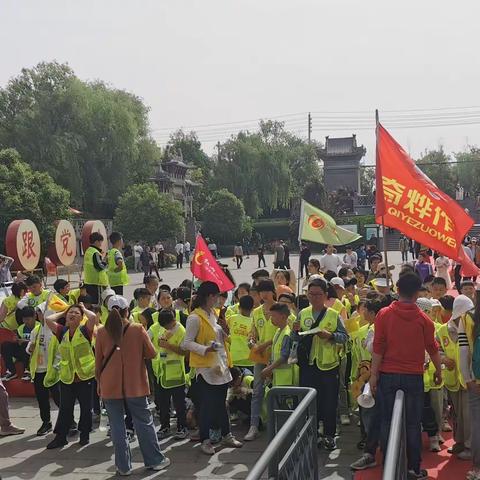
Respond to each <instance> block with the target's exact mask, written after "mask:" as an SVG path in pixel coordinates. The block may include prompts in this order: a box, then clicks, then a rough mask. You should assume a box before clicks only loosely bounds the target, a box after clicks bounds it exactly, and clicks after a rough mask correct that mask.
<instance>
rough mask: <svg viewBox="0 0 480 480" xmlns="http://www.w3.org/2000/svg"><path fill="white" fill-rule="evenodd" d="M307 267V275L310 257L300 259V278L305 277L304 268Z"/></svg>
mask: <svg viewBox="0 0 480 480" xmlns="http://www.w3.org/2000/svg"><path fill="white" fill-rule="evenodd" d="M304 269H305V276H306V275H307V274H308V258H307V259H306V260H300V278H303V270H304Z"/></svg>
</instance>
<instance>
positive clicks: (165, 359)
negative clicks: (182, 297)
mask: <svg viewBox="0 0 480 480" xmlns="http://www.w3.org/2000/svg"><path fill="white" fill-rule="evenodd" d="M148 334H149V336H150V338H151V339H152V342H153V345H154V346H155V349H156V350H157V352H158V353H157V356H156V357H155V358H154V359H153V360H152V368H153V372H154V374H155V390H156V397H157V398H158V399H159V401H160V405H159V407H160V423H161V425H160V430H159V431H158V433H157V437H158V438H159V440H162V439H164V438H167V437H169V436H170V401H171V400H172V399H173V404H174V406H175V411H176V416H177V432H176V434H175V438H176V439H183V438H186V437H187V435H188V433H187V427H186V405H185V383H186V379H185V358H184V357H185V354H186V352H185V350H183V349H182V348H181V346H180V345H181V344H182V343H183V340H184V339H185V328H184V327H183V325H181V324H180V323H178V322H177V321H176V320H175V312H174V311H173V310H172V309H167V308H164V309H162V310H160V311H159V312H158V322H157V323H155V324H153V325H152V326H151V327H150V329H149V330H148Z"/></svg>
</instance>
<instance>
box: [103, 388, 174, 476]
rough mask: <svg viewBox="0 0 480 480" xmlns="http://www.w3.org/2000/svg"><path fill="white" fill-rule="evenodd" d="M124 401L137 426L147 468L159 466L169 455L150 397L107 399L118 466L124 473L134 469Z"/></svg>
mask: <svg viewBox="0 0 480 480" xmlns="http://www.w3.org/2000/svg"><path fill="white" fill-rule="evenodd" d="M124 401H125V402H126V404H127V406H128V408H129V410H130V413H131V414H132V419H133V425H134V427H135V432H136V434H137V437H138V443H139V444H140V450H141V452H142V456H143V463H144V464H145V466H146V467H154V466H155V465H159V464H160V463H161V462H162V461H163V459H164V458H165V457H164V456H163V454H162V452H161V451H160V446H159V445H158V440H157V434H156V432H155V425H154V423H153V417H152V414H151V412H150V410H149V409H148V402H147V397H136V398H126V399H125V400H124V399H115V400H104V402H105V408H106V409H107V413H108V419H109V421H110V429H111V434H112V441H113V446H114V448H115V465H116V467H117V469H118V470H120V471H121V472H128V471H129V470H131V469H132V455H131V453H130V444H129V442H128V440H127V431H126V428H125V421H124V417H125V408H124Z"/></svg>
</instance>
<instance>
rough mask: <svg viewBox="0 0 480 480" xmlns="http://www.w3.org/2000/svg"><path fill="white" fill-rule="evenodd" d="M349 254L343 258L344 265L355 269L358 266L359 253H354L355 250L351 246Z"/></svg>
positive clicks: (348, 247) (348, 248) (348, 250)
mask: <svg viewBox="0 0 480 480" xmlns="http://www.w3.org/2000/svg"><path fill="white" fill-rule="evenodd" d="M346 250H347V253H345V255H344V256H343V265H344V266H345V267H348V268H352V269H353V268H355V267H356V266H357V260H358V256H357V252H354V251H353V248H352V246H351V245H347V248H346Z"/></svg>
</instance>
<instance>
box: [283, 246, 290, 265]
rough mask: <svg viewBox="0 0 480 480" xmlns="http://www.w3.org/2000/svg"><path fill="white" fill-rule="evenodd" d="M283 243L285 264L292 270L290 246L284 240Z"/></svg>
mask: <svg viewBox="0 0 480 480" xmlns="http://www.w3.org/2000/svg"><path fill="white" fill-rule="evenodd" d="M282 245H283V265H284V267H285V268H286V269H287V270H290V248H288V245H287V244H286V243H285V242H284V241H283V240H282Z"/></svg>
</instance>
